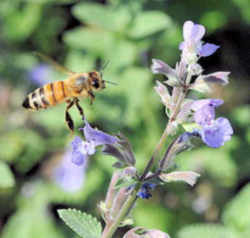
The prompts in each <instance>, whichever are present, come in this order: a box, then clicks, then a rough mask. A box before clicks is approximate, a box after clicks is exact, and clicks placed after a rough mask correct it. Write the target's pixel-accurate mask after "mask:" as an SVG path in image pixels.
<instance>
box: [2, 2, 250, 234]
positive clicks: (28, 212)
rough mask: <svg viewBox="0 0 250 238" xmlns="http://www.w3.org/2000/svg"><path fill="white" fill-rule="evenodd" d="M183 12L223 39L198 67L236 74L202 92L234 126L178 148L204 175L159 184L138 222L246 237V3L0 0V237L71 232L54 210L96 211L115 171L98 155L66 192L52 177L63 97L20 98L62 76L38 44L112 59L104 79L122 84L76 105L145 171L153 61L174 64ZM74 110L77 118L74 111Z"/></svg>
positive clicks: (154, 118) (156, 133) (93, 62)
mask: <svg viewBox="0 0 250 238" xmlns="http://www.w3.org/2000/svg"><path fill="white" fill-rule="evenodd" d="M186 20H192V21H194V22H196V23H200V24H203V25H205V27H206V29H207V33H206V37H205V38H204V40H205V41H208V42H210V43H215V44H219V45H220V46H221V48H220V49H219V50H218V51H217V52H216V53H215V54H214V55H213V56H211V57H208V58H204V59H202V60H201V64H202V66H203V67H204V68H205V73H211V72H214V71H219V70H223V71H231V72H232V73H231V75H230V84H229V85H228V86H227V87H224V88H221V87H218V88H215V90H214V92H213V94H212V95H209V96H210V97H218V98H223V99H224V100H225V104H224V105H223V106H222V107H221V108H219V110H218V115H224V116H226V117H228V118H229V119H230V121H231V122H232V125H233V128H234V132H235V134H234V136H233V138H232V140H231V141H230V142H227V143H226V145H225V146H223V147H222V148H219V149H216V150H215V149H212V148H207V147H205V146H204V147H202V148H198V149H194V150H192V151H190V152H187V153H184V154H183V155H181V156H179V157H178V159H177V168H178V169H180V170H185V169H186V170H187V169H189V170H191V169H192V170H194V171H197V172H199V173H201V178H200V179H199V182H198V183H197V185H196V186H195V187H194V188H190V187H188V186H187V185H183V184H178V183H176V184H171V185H169V186H166V187H164V188H163V187H162V188H160V189H156V191H154V192H153V198H151V199H150V200H143V201H142V200H140V201H139V202H138V204H137V207H136V209H135V210H134V218H135V224H136V225H140V226H145V227H147V228H157V229H162V230H163V231H165V232H168V233H169V234H170V235H171V237H176V238H188V237H192V238H196V237H197V238H198V237H199V238H201V237H202V238H206V237H209V238H210V237H213V238H217V237H218V238H224V237H226V238H241V237H242V238H246V237H250V215H249V214H250V199H249V198H250V185H249V181H250V127H249V125H250V108H249V102H250V94H249V89H250V87H249V80H250V76H249V75H250V66H249V65H250V47H249V42H250V2H249V0H220V1H217V0H207V1H203V0H179V1H176V0H175V1H174V0H168V1H167V0H166V1H165V0H151V1H150V0H137V1H136V0H106V1H105V0H100V1H97V0H96V1H77V0H1V1H0V236H1V237H3V238H13V237H16V238H27V237H29V238H33V237H34V238H50V237H53V238H57V237H58V238H59V237H62V238H64V237H76V236H75V235H74V234H73V232H72V231H71V230H69V229H68V228H67V227H66V226H64V224H63V222H62V221H60V220H59V219H58V215H57V214H56V209H58V208H62V207H75V208H78V209H81V210H83V211H85V212H88V213H91V214H93V215H95V216H97V217H98V218H99V219H101V218H100V215H99V212H98V208H97V203H99V202H100V201H101V200H103V199H104V197H105V191H106V189H107V186H108V182H109V179H110V177H111V175H112V172H113V170H114V169H113V168H112V167H111V165H112V163H113V162H114V159H113V158H111V157H108V156H104V155H102V154H101V153H98V154H97V155H95V156H94V157H92V158H91V160H90V161H89V162H88V166H87V168H83V169H82V170H81V171H80V173H79V171H78V175H77V176H75V177H74V178H72V179H73V181H71V182H72V183H73V184H74V182H75V183H76V187H75V189H73V191H72V190H69V189H65V186H64V185H62V184H59V183H58V182H57V181H56V180H55V176H54V173H55V170H56V168H58V167H60V166H62V163H63V158H65V157H67V156H68V154H69V153H68V152H67V150H68V146H69V144H70V141H71V140H72V137H70V133H69V131H68V129H67V127H66V124H65V123H64V110H65V105H64V104H62V105H58V106H57V107H54V108H51V109H48V110H46V111H39V112H35V113H32V112H28V111H26V110H24V109H23V108H22V106H21V104H22V101H23V99H24V98H25V96H26V94H27V93H29V92H31V91H32V90H34V89H35V88H37V87H39V85H41V80H42V81H43V80H44V83H46V82H48V81H53V80H60V79H65V78H66V76H65V75H63V74H60V73H58V72H55V71H54V70H53V68H52V67H51V66H49V65H46V62H42V61H41V60H40V59H39V58H37V57H36V56H34V54H33V51H38V52H42V53H44V54H46V55H49V56H51V57H53V58H54V59H56V61H58V62H60V63H61V64H62V65H65V66H67V67H68V68H70V69H71V70H73V71H76V72H85V71H86V72H87V71H90V70H93V69H96V68H97V67H98V66H100V65H101V64H103V63H105V61H107V60H108V61H110V64H109V65H108V67H107V68H106V69H105V72H104V79H107V80H110V81H114V82H117V83H118V86H113V85H108V87H107V88H106V89H105V90H103V91H102V92H100V93H98V94H97V95H96V101H95V103H94V105H92V106H90V105H89V101H88V100H83V101H82V102H81V105H82V106H83V107H84V109H85V114H86V115H87V118H88V120H89V121H90V123H91V124H92V125H94V126H98V128H100V129H102V130H104V131H106V132H109V133H117V132H118V131H121V132H122V133H124V134H125V135H126V136H127V137H128V138H129V140H130V141H131V143H132V144H133V148H134V151H135V154H136V158H137V167H138V168H139V169H142V168H143V165H144V164H145V160H147V159H149V157H150V155H151V153H152V151H153V148H154V146H155V145H156V143H157V140H158V139H159V138H160V135H161V132H162V131H163V129H164V125H165V123H166V116H165V114H164V108H163V105H161V103H160V99H159V97H158V96H157V95H156V93H155V91H154V90H153V86H154V84H155V79H160V80H161V79H163V78H162V77H161V76H159V75H158V76H154V75H152V73H151V72H150V64H151V59H152V58H158V59H162V60H164V61H166V62H167V63H168V64H170V65H172V66H174V65H175V62H176V61H177V60H179V56H180V51H179V50H178V45H179V43H180V42H181V41H182V25H183V23H184V21H186ZM71 114H72V117H73V118H74V121H75V123H76V124H77V126H78V127H79V126H81V120H80V116H79V114H78V113H77V111H76V110H75V109H72V112H71ZM66 168H68V167H67V166H66ZM66 170H67V169H66ZM66 170H65V171H66ZM65 173H67V171H66V172H65ZM83 174H85V177H83ZM74 179H75V180H74ZM66 188H67V187H66ZM127 229H128V227H124V228H122V229H121V230H120V233H117V237H121V234H122V233H123V232H125V231H126V230H127Z"/></svg>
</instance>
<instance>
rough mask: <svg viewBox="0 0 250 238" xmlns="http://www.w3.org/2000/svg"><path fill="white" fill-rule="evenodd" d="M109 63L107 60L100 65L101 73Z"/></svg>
mask: <svg viewBox="0 0 250 238" xmlns="http://www.w3.org/2000/svg"><path fill="white" fill-rule="evenodd" d="M109 63H110V60H107V61H106V62H105V63H104V64H103V65H102V67H101V71H104V69H106V68H107V66H108V65H109Z"/></svg>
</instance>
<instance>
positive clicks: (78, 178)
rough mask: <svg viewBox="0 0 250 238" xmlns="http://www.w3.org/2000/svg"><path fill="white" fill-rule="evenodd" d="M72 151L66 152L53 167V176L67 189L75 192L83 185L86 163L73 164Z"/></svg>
mask: <svg viewBox="0 0 250 238" xmlns="http://www.w3.org/2000/svg"><path fill="white" fill-rule="evenodd" d="M71 153H72V151H70V150H68V151H67V152H66V153H65V155H64V156H63V158H62V160H61V161H60V163H59V164H58V165H57V166H56V167H55V168H54V169H53V171H52V178H53V180H54V181H55V183H56V184H58V185H59V186H60V187H62V189H64V190H65V191H68V192H75V191H77V190H79V189H80V188H81V187H82V186H83V183H84V177H85V170H86V163H84V164H83V165H81V166H77V165H75V164H73V163H72V161H71Z"/></svg>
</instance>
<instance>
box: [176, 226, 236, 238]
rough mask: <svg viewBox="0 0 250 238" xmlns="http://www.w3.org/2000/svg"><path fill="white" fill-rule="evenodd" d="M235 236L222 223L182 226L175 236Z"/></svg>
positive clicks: (212, 237) (180, 237)
mask: <svg viewBox="0 0 250 238" xmlns="http://www.w3.org/2000/svg"><path fill="white" fill-rule="evenodd" d="M190 237H192V238H201V237H202V238H224V237H226V238H237V236H236V234H235V233H234V232H233V231H231V230H230V229H229V228H227V227H224V226H222V225H214V224H213V225H212V224H211V225H210V224H205V225H204V224H197V225H191V226H187V227H184V228H182V229H181V230H180V231H179V232H178V235H177V238H190Z"/></svg>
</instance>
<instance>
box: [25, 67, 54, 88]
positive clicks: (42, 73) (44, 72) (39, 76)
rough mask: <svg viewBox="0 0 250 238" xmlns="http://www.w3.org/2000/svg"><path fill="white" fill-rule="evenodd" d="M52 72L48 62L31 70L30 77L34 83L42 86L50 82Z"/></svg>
mask: <svg viewBox="0 0 250 238" xmlns="http://www.w3.org/2000/svg"><path fill="white" fill-rule="evenodd" d="M50 74H51V68H50V66H48V65H47V64H39V65H38V66H36V67H34V68H33V69H32V70H31V71H30V72H29V76H28V79H29V80H30V81H32V82H33V83H35V84H37V85H39V86H41V85H44V84H46V83H48V82H49V77H50Z"/></svg>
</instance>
